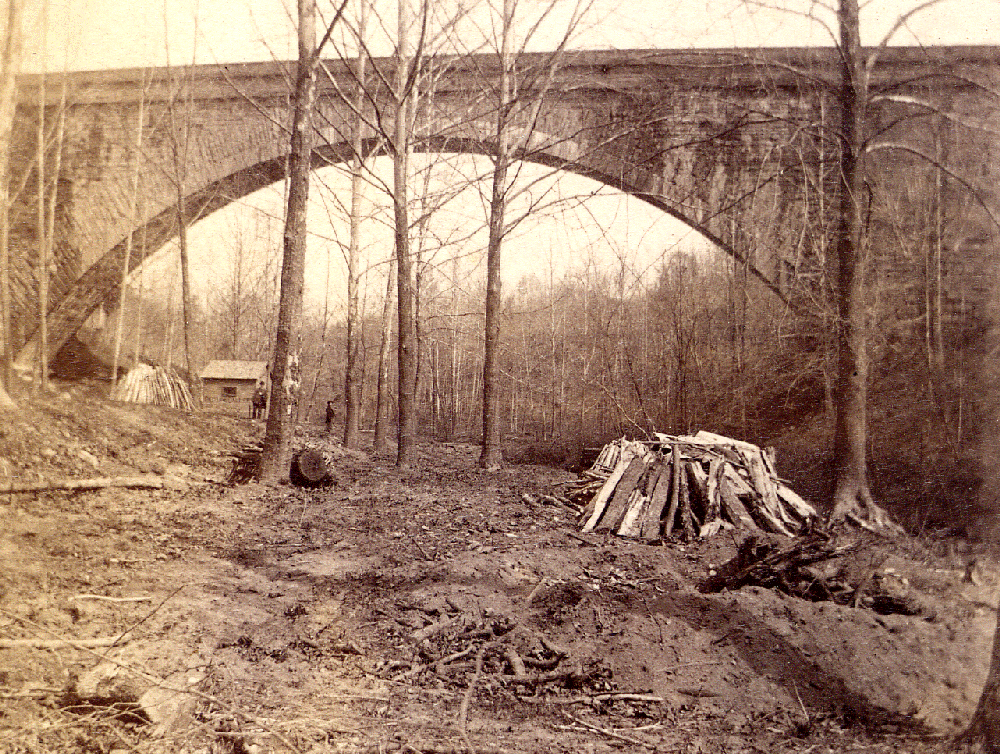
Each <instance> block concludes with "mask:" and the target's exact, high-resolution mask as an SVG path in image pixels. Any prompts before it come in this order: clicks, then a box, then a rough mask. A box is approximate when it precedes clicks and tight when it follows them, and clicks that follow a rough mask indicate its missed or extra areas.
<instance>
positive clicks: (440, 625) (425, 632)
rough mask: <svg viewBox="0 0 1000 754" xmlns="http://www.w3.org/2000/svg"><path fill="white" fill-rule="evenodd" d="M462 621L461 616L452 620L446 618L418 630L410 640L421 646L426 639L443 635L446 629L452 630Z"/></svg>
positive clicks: (412, 634)
mask: <svg viewBox="0 0 1000 754" xmlns="http://www.w3.org/2000/svg"><path fill="white" fill-rule="evenodd" d="M461 620H462V616H461V615H456V616H454V617H452V618H445V619H444V620H439V621H438V622H437V623H431V624H430V625H427V626H424V627H423V628H418V629H417V630H416V631H414V632H413V633H411V634H410V639H411V640H412V641H415V642H416V643H417V644H419V643H420V642H422V641H424V640H425V639H429V638H431V637H432V636H434V635H435V634H438V633H441V632H442V631H444V630H445V629H446V628H451V627H452V626H454V625H455V624H456V623H458V622H459V621H461Z"/></svg>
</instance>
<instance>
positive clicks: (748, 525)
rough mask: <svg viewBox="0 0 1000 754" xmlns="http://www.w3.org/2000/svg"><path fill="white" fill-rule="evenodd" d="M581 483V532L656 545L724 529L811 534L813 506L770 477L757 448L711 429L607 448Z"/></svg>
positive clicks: (765, 459) (764, 455) (578, 495)
mask: <svg viewBox="0 0 1000 754" xmlns="http://www.w3.org/2000/svg"><path fill="white" fill-rule="evenodd" d="M584 476H585V477H587V481H586V482H585V483H584V484H583V485H582V486H581V487H579V488H578V489H577V490H576V492H575V493H574V494H573V495H572V496H573V497H574V498H575V499H576V500H578V501H580V502H583V501H584V499H585V498H586V497H587V496H590V495H592V497H590V500H589V502H586V504H585V507H584V511H583V514H582V516H581V520H582V522H583V531H585V532H587V531H601V530H607V531H611V532H614V533H616V534H618V535H620V536H623V537H633V538H636V539H643V540H656V539H661V538H666V537H670V536H671V535H674V534H676V533H682V534H683V535H684V537H685V538H687V539H693V538H695V537H708V536H711V535H713V534H716V533H718V532H719V531H720V530H723V529H738V530H741V531H745V532H749V533H756V532H771V533H775V534H782V535H784V536H788V537H794V536H797V535H799V534H802V533H803V532H806V531H809V530H810V529H811V527H812V524H813V522H814V520H815V518H816V515H817V514H816V509H815V508H813V506H812V505H810V504H809V503H808V502H806V501H805V500H804V499H803V498H801V497H800V496H799V495H797V494H796V493H795V492H794V491H792V490H791V489H790V488H789V487H788V486H787V485H786V484H785V483H784V482H782V481H781V479H779V478H778V475H777V474H776V473H775V470H774V464H773V461H772V459H771V458H770V457H769V454H768V453H765V452H764V451H763V450H761V449H760V448H759V447H757V446H756V445H753V444H751V443H748V442H743V441H741V440H734V439H732V438H729V437H723V436H722V435H716V434H713V433H711V432H705V431H701V432H698V434H696V435H682V436H676V437H675V436H670V435H664V434H657V435H656V436H655V438H654V439H653V440H652V441H635V440H627V439H625V438H622V439H621V440H617V441H615V442H612V443H610V444H608V445H606V446H605V447H604V448H603V449H602V451H601V454H600V456H599V457H598V459H597V461H596V462H595V463H594V465H593V467H591V469H590V470H589V471H587V472H584Z"/></svg>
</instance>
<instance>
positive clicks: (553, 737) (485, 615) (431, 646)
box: [0, 386, 1000, 754]
mask: <svg viewBox="0 0 1000 754" xmlns="http://www.w3.org/2000/svg"><path fill="white" fill-rule="evenodd" d="M64 395H68V396H69V397H68V398H66V397H64ZM259 432H260V428H259V426H258V425H255V424H253V423H251V422H249V421H246V420H239V419H235V418H232V417H225V416H212V415H205V414H185V413H183V412H179V411H176V410H173V409H166V408H162V407H150V406H134V405H125V404H113V403H109V402H107V401H105V400H103V399H102V398H101V396H100V391H99V390H98V389H97V388H96V387H93V386H92V387H90V388H83V387H69V386H65V387H64V390H63V392H62V393H60V394H56V395H54V396H48V397H45V398H43V399H38V400H28V399H26V398H24V397H22V398H21V400H20V406H19V408H18V410H17V413H16V415H12V416H11V417H9V419H8V421H6V422H5V426H4V434H3V436H2V441H3V442H2V444H0V454H2V455H3V456H4V458H5V459H6V461H7V464H8V468H9V471H10V475H13V476H20V475H23V474H33V473H37V474H48V475H62V476H72V475H81V474H93V473H94V472H95V471H97V469H95V467H94V465H93V464H92V463H91V462H90V461H89V460H81V459H82V456H81V451H86V454H88V455H92V456H94V458H95V459H96V461H97V465H98V467H99V470H100V473H101V474H102V475H110V474H113V473H125V472H127V471H152V472H154V473H161V474H165V475H166V474H168V472H169V470H170V469H173V470H174V471H175V472H176V471H178V470H179V469H183V470H184V471H183V474H181V473H180V472H178V473H175V474H174V476H176V477H178V478H181V477H183V481H184V483H183V484H180V483H178V484H174V485H168V486H167V487H165V488H164V489H161V490H126V489H104V490H97V491H90V492H76V493H68V492H50V493H43V494H38V495H13V496H7V497H5V498H4V500H3V501H2V502H0V506H2V507H3V516H4V522H5V527H4V531H3V533H2V535H0V549H2V552H3V558H4V563H5V569H4V571H3V572H2V574H0V593H2V597H0V640H2V643H0V656H2V661H0V711H2V714H0V742H2V746H0V748H4V749H6V750H11V751H20V752H51V751H60V752H71V753H77V752H78V753H81V754H82V752H97V751H100V752H114V751H120V752H125V751H143V752H164V753H166V752H182V753H190V754H195V753H196V752H197V753H198V754H201V753H203V752H206V753H207V752H268V751H275V752H277V751H294V752H387V751H406V752H413V751H417V752H445V751H461V750H471V751H476V752H481V753H485V752H500V751H506V752H539V751H550V752H604V751H612V750H615V751H635V752H639V751H670V752H692V753H695V752H700V753H702V754H708V753H710V752H720V753H721V752H727V753H728V752H760V751H767V752H802V753H803V754H805V752H816V753H818V752H832V751H838V752H839V751H865V752H882V751H884V752H889V751H893V752H920V751H929V750H931V749H932V748H933V747H934V746H935V745H936V744H935V743H934V742H933V739H928V736H929V735H930V736H932V735H934V734H939V733H948V732H951V731H953V730H955V729H956V728H958V727H961V726H962V725H963V724H964V723H965V722H966V721H967V720H968V718H969V716H970V715H971V712H972V709H973V707H974V705H975V702H976V700H977V698H978V695H979V691H980V689H981V686H982V683H983V681H984V679H985V674H986V667H987V663H988V658H989V650H990V642H991V639H992V631H993V625H994V622H995V619H996V615H995V611H994V610H995V608H994V605H995V604H996V593H997V585H998V583H1000V582H998V578H997V573H996V569H995V568H994V567H993V566H992V564H989V563H983V568H981V570H980V573H979V574H978V578H977V582H978V583H966V582H965V581H964V580H963V576H964V573H965V571H964V567H963V566H964V563H963V562H962V561H959V560H957V559H956V560H949V559H947V558H945V557H943V556H940V555H935V554H934V553H933V552H931V551H930V550H929V549H928V548H925V547H923V546H921V545H920V544H919V543H916V542H903V543H900V542H896V543H882V544H878V545H873V546H871V547H870V548H869V549H867V550H865V551H863V553H862V554H859V555H858V562H856V563H854V564H851V567H855V566H857V567H864V566H865V565H866V564H874V563H879V564H881V565H880V570H879V574H880V578H881V579H882V580H883V581H884V582H894V583H896V584H897V585H898V586H899V588H900V589H906V590H907V591H908V593H909V594H911V595H913V596H914V597H915V598H918V599H919V601H920V603H921V605H922V606H923V609H922V610H921V613H920V614H919V615H914V616H898V615H889V616H882V615H878V614H876V613H874V612H872V611H871V610H868V609H863V608H852V607H847V606H842V605H836V604H833V603H829V602H827V603H824V602H807V601H804V600H801V599H797V598H793V597H788V596H782V595H781V594H779V593H777V592H774V591H770V590H765V589H761V588H755V587H751V588H744V589H741V590H738V591H735V592H725V593H721V594H701V593H699V592H698V591H697V589H696V586H695V585H696V583H697V582H698V581H699V580H701V579H702V578H704V576H705V575H707V574H708V573H709V571H710V569H711V568H713V567H714V566H717V565H718V564H720V563H722V562H724V561H725V560H727V559H728V558H729V557H731V556H732V555H733V553H734V552H735V550H736V547H737V545H738V542H737V541H736V540H735V539H733V538H732V537H727V536H726V535H719V536H716V537H713V538H710V539H707V540H699V541H695V542H692V543H682V542H679V541H672V542H668V543H666V544H663V543H660V544H646V543H639V542H635V541H631V540H627V539H622V538H618V537H610V536H606V535H602V534H593V533H592V534H586V535H581V534H580V533H579V532H578V522H577V517H576V515H575V513H574V512H573V511H571V510H569V509H568V508H566V507H564V506H560V505H558V504H555V505H552V504H546V503H544V502H534V501H536V500H537V501H542V500H544V498H543V496H544V494H545V493H547V492H549V491H550V490H551V489H552V488H553V487H554V486H555V485H558V484H560V483H566V482H569V481H571V480H572V477H571V475H569V474H568V473H567V472H564V471H559V470H554V469H551V468H547V467H541V466H510V467H508V468H505V469H503V470H501V471H499V472H494V473H490V472H486V471H482V470H480V469H478V468H476V465H475V464H476V458H477V456H478V448H477V447H475V446H472V445H466V444H426V445H422V446H420V448H419V452H418V454H417V456H418V458H417V460H416V462H415V463H414V465H413V467H412V468H411V469H409V470H400V469H397V468H395V466H393V465H392V461H391V459H386V458H380V457H376V456H373V455H371V454H368V453H362V452H355V451H346V450H344V449H343V448H341V447H339V446H338V445H336V444H335V443H334V442H332V441H331V440H330V439H329V438H327V437H325V436H323V435H322V434H320V433H319V431H318V429H317V430H309V431H306V432H305V433H304V434H303V435H302V436H301V437H299V438H298V440H297V444H299V445H302V446H310V447H314V448H317V449H320V450H321V451H322V452H324V454H325V455H326V456H327V458H328V459H331V462H332V464H333V465H334V467H335V470H336V478H337V481H336V483H335V484H333V485H331V486H328V487H322V488H314V489H300V488H297V487H293V486H287V485H286V486H279V487H265V486H261V485H257V484H252V483H251V484H244V485H239V486H228V485H226V484H225V483H224V480H225V478H226V475H227V472H228V464H229V463H230V459H231V454H232V453H233V452H234V451H235V450H237V449H238V448H239V447H241V446H242V445H244V444H247V443H250V442H252V441H254V440H256V439H257V437H258V433H259ZM45 448H48V449H50V450H51V451H52V453H51V454H49V453H44V452H42V450H43V449H45ZM525 493H527V495H526V494H525Z"/></svg>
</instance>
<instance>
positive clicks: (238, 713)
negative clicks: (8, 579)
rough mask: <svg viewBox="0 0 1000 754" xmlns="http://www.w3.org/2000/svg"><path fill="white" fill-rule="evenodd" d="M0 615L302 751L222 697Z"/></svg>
mask: <svg viewBox="0 0 1000 754" xmlns="http://www.w3.org/2000/svg"><path fill="white" fill-rule="evenodd" d="M178 591H180V587H179V588H178V589H177V590H175V591H174V592H173V593H172V594H171V596H173V594H176V593H177V592H178ZM168 599H169V597H168ZM157 609H159V608H157ZM154 612H155V611H154ZM0 615H5V616H7V617H8V618H11V619H13V620H16V621H17V622H19V623H21V624H23V625H25V626H27V627H29V628H31V629H34V630H36V631H41V632H44V633H46V634H49V635H50V636H54V637H56V640H57V641H61V642H63V643H64V644H70V645H75V646H78V647H80V649H82V650H83V651H84V652H86V653H87V654H89V655H92V656H93V657H96V658H97V659H98V660H101V661H102V662H108V663H111V664H112V665H115V666H117V667H119V668H121V669H122V670H124V671H126V672H128V673H131V674H133V675H134V676H136V677H137V678H142V679H144V680H145V681H147V682H148V683H150V684H152V685H153V686H155V687H156V688H158V689H162V690H164V691H169V692H171V693H174V694H190V695H191V696H194V697H197V698H198V699H201V700H203V701H206V702H209V703H211V704H214V705H216V706H217V707H218V708H219V709H221V710H224V711H226V712H228V713H229V714H230V715H233V716H234V717H238V718H240V719H243V720H246V721H248V722H251V723H254V724H255V725H260V727H261V728H263V729H264V730H266V731H267V733H268V734H269V735H271V736H273V737H274V738H275V739H277V741H278V742H280V743H281V744H282V745H283V746H284V747H285V748H287V749H288V750H289V751H292V752H296V753H301V752H302V749H301V748H299V747H298V746H296V745H295V744H293V743H292V742H291V741H290V740H289V739H288V738H287V737H285V736H283V735H282V734H281V733H280V732H279V731H276V730H273V729H272V728H270V727H269V726H267V725H263V724H262V723H261V722H260V718H258V717H256V716H254V715H252V714H251V713H249V712H244V711H243V710H241V709H238V708H236V707H234V706H233V705H231V704H228V703H227V702H225V701H223V700H222V699H219V698H218V697H216V696H212V695H211V694H206V693H205V692H204V691H199V690H198V689H196V688H193V687H187V688H178V687H177V686H174V685H171V684H169V683H166V682H164V680H163V679H162V678H161V677H160V676H158V675H156V674H154V673H152V672H150V671H148V670H146V669H145V668H142V667H136V666H135V665H129V664H126V663H124V662H122V661H120V660H117V659H115V658H114V657H112V656H110V655H107V654H102V653H101V652H95V651H94V650H93V649H90V648H88V647H86V646H84V645H83V644H80V643H79V642H74V641H73V640H71V639H67V638H65V637H63V636H61V635H60V634H59V633H57V632H56V631H53V630H52V629H51V628H46V627H45V626H43V625H41V624H38V623H35V622H34V621H32V620H28V619H27V618H24V617H21V616H20V615H16V614H14V613H11V612H8V611H7V610H4V609H3V608H0ZM123 636H125V634H122V636H119V637H116V641H118V640H121V638H122V637H123Z"/></svg>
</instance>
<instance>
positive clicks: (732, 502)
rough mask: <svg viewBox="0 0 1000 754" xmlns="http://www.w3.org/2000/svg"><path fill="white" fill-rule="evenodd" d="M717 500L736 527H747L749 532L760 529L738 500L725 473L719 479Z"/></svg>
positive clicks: (738, 497)
mask: <svg viewBox="0 0 1000 754" xmlns="http://www.w3.org/2000/svg"><path fill="white" fill-rule="evenodd" d="M719 502H720V504H721V506H722V512H723V513H724V514H725V515H726V517H727V518H728V519H729V520H730V521H732V522H733V523H734V524H735V525H736V527H737V528H742V529H747V530H748V531H751V532H759V531H761V528H760V527H759V526H757V522H756V521H754V520H753V517H752V516H751V515H750V513H749V512H748V511H747V509H746V507H745V506H744V505H743V503H741V502H740V496H739V495H737V494H736V490H735V489H733V484H732V480H731V479H730V477H729V475H728V474H725V473H724V474H723V475H722V478H721V479H719Z"/></svg>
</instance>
